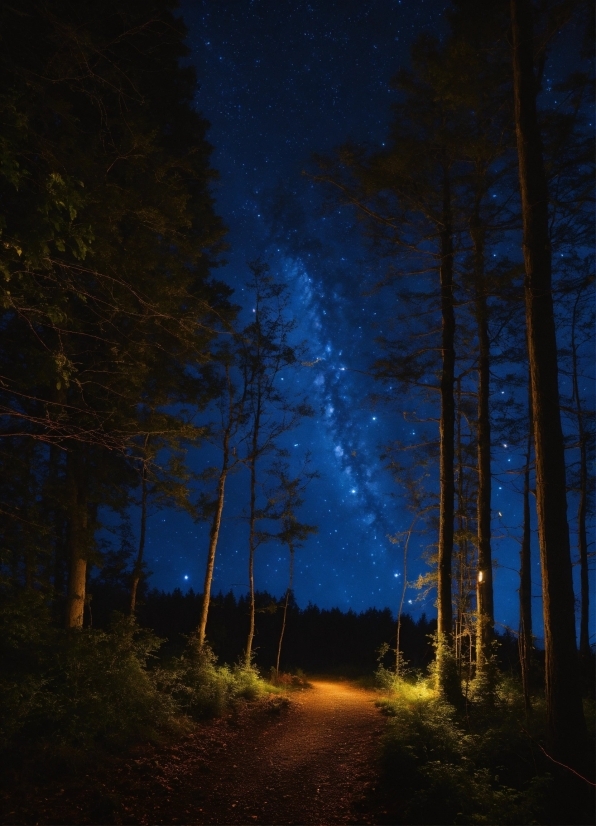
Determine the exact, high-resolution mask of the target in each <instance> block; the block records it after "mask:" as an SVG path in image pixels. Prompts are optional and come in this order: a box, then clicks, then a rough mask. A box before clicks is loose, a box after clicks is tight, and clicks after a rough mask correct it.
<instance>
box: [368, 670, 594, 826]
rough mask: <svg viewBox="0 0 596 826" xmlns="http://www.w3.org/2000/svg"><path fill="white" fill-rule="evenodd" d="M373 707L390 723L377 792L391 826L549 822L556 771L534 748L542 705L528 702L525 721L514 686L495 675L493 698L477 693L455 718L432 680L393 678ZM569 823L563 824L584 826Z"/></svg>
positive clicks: (518, 690)
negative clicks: (391, 815) (392, 813)
mask: <svg viewBox="0 0 596 826" xmlns="http://www.w3.org/2000/svg"><path fill="white" fill-rule="evenodd" d="M379 705H380V706H381V708H382V709H383V711H384V712H385V713H386V714H387V715H388V717H389V726H388V730H387V733H386V735H385V738H384V743H383V756H382V765H383V786H384V794H385V796H386V797H387V798H389V799H390V800H391V802H390V803H389V805H390V806H392V808H394V809H397V811H396V822H400V823H412V824H414V823H443V824H449V823H452V824H472V823H473V824H494V823H499V824H522V823H538V822H540V823H542V822H551V821H550V819H549V818H550V817H551V814H550V813H549V807H550V808H551V809H552V807H553V806H556V805H558V803H557V793H558V789H557V784H555V782H554V773H555V772H554V769H555V768H556V767H555V766H554V764H552V762H550V761H548V760H547V759H545V756H544V752H543V751H542V749H541V748H540V743H541V742H542V741H543V738H544V732H545V728H546V718H545V713H544V712H545V707H544V702H541V701H539V700H537V701H536V702H535V706H534V714H533V717H532V720H531V721H530V722H528V721H527V720H526V719H525V716H524V700H523V695H522V691H521V688H520V686H519V684H518V682H517V681H516V680H513V679H512V678H510V677H504V676H503V675H499V677H498V678H497V679H495V683H494V686H493V690H492V691H490V692H489V693H488V694H484V693H483V692H478V693H477V694H476V697H475V699H474V701H473V702H470V703H468V705H467V707H466V708H465V710H464V711H458V710H457V709H456V708H455V707H454V706H452V705H449V704H448V703H446V702H445V700H444V699H443V698H442V697H441V695H440V694H439V693H438V692H437V691H436V689H435V688H434V684H433V681H432V677H431V678H430V679H425V678H422V677H421V676H420V675H418V676H416V675H411V676H410V678H408V679H393V681H391V685H390V688H389V690H388V691H387V694H386V696H385V697H384V698H383V699H382V700H381V701H380V702H379ZM396 788H399V798H398V799H397V800H396V795H395V789H396ZM568 816H569V818H570V820H569V821H568V822H584V821H583V820H579V821H576V820H573V817H574V813H572V812H569V815H568ZM556 822H559V821H556Z"/></svg>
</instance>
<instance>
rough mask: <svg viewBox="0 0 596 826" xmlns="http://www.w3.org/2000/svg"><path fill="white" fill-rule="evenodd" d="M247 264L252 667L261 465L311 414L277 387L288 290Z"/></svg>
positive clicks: (286, 356)
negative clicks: (250, 316) (249, 301)
mask: <svg viewBox="0 0 596 826" xmlns="http://www.w3.org/2000/svg"><path fill="white" fill-rule="evenodd" d="M249 266H250V271H251V279H250V281H249V284H248V287H249V289H250V293H251V296H252V299H253V303H254V307H253V315H254V319H253V321H252V323H251V324H249V325H248V327H246V328H245V329H244V330H243V331H242V333H241V334H240V341H241V345H240V353H239V358H240V369H241V372H242V381H243V394H244V395H245V399H246V400H245V405H246V408H245V412H246V417H247V431H248V432H247V438H246V453H245V457H244V462H245V465H246V467H247V469H248V472H249V503H248V545H249V553H248V584H249V630H248V637H247V641H246V649H245V658H244V659H245V663H246V665H247V666H248V665H250V663H251V659H252V650H253V641H254V635H255V616H256V592H255V555H256V551H257V549H258V547H259V546H260V545H261V543H262V542H263V541H264V540H265V539H266V538H268V535H267V533H266V532H264V531H261V530H259V523H260V522H261V520H263V519H266V518H268V517H269V510H270V509H269V507H268V505H267V504H266V503H263V504H262V505H261V504H260V502H259V500H260V499H262V497H260V486H259V468H260V464H261V461H262V459H263V458H265V457H266V456H267V455H271V454H272V453H274V452H275V450H276V448H277V447H278V445H277V442H278V439H279V437H280V436H281V435H282V434H283V433H285V432H287V431H288V430H291V429H292V428H294V427H295V426H296V425H297V424H298V422H299V420H300V418H301V417H303V416H309V415H312V410H311V408H310V407H309V405H307V404H306V403H305V402H304V401H303V400H301V399H297V398H288V397H287V396H286V394H285V393H284V392H283V391H282V390H281V385H280V373H281V371H282V370H284V369H287V368H288V367H292V366H294V367H295V365H296V364H297V362H298V359H299V355H298V354H299V349H300V348H296V347H294V346H292V345H291V344H290V340H289V336H290V333H291V332H292V330H293V329H294V327H295V322H294V321H293V320H292V319H289V318H288V317H287V289H286V287H285V286H284V285H283V284H280V283H276V282H275V281H274V280H273V277H272V276H271V274H270V272H269V266H268V265H267V264H265V263H264V262H262V261H256V262H253V263H251V264H250V265H249Z"/></svg>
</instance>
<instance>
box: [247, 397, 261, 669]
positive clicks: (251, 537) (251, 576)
mask: <svg viewBox="0 0 596 826" xmlns="http://www.w3.org/2000/svg"><path fill="white" fill-rule="evenodd" d="M260 425H261V398H260V391H257V404H256V409H255V419H254V425H253V435H252V448H251V451H252V452H251V458H250V511H249V534H248V588H249V611H250V616H249V621H248V638H247V640H246V652H245V655H244V662H245V664H246V667H247V668H248V666H249V665H250V664H251V660H252V646H253V640H254V637H255V615H256V610H257V607H256V603H255V551H256V547H257V538H256V522H257V455H258V447H259V429H260Z"/></svg>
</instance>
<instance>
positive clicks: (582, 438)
mask: <svg viewBox="0 0 596 826" xmlns="http://www.w3.org/2000/svg"><path fill="white" fill-rule="evenodd" d="M582 289H583V287H582V288H581V289H580V291H579V292H578V295H577V298H576V301H575V305H574V307H573V318H572V323H571V357H572V364H573V399H574V401H575V414H576V416H577V435H578V441H579V502H578V506H577V543H578V550H579V566H580V620H579V651H580V654H581V656H582V657H589V656H590V653H591V651H590V631H589V619H590V579H589V568H588V533H587V528H586V517H587V506H588V436H587V433H586V429H585V426H584V412H583V410H582V400H581V395H580V392H579V365H578V358H577V343H576V336H575V331H576V324H577V307H578V304H579V301H580V298H581V294H582Z"/></svg>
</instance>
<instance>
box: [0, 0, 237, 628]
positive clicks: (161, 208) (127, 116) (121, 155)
mask: <svg viewBox="0 0 596 826" xmlns="http://www.w3.org/2000/svg"><path fill="white" fill-rule="evenodd" d="M1 15H2V32H3V37H4V44H3V45H4V48H3V50H2V57H1V59H0V74H1V76H2V81H3V87H4V88H6V89H8V90H9V92H8V94H7V95H6V96H3V97H2V100H1V101H0V106H1V107H2V112H3V118H2V127H1V134H0V143H1V144H2V146H3V152H4V151H5V152H6V157H7V163H6V164H3V165H2V170H0V191H1V200H2V213H3V214H2V219H1V226H2V231H3V244H2V247H1V249H0V270H1V272H2V274H3V281H2V284H3V286H2V289H1V306H2V313H3V315H2V337H1V340H0V362H1V363H2V367H3V369H4V368H5V367H6V372H5V373H4V375H5V378H6V380H5V382H4V383H3V386H2V388H1V390H0V414H1V417H2V418H1V423H0V427H1V431H0V432H1V433H2V435H3V437H4V438H6V439H15V438H30V439H33V440H35V441H40V442H45V443H49V444H51V445H54V446H56V447H59V448H61V449H62V450H65V451H68V459H67V460H66V463H65V464H66V467H65V468H64V469H63V472H62V473H61V474H59V475H58V479H59V480H60V479H62V480H63V484H64V489H65V495H64V496H63V497H62V503H61V507H62V508H63V513H64V523H65V525H66V528H65V533H66V535H67V542H68V546H69V549H70V550H69V554H70V586H69V593H70V597H69V609H68V612H67V617H68V620H67V621H68V624H69V625H71V626H73V627H80V624H81V622H82V616H83V611H82V609H81V605H82V604H84V582H85V571H86V568H87V562H88V556H89V553H91V550H90V549H91V547H92V545H93V541H92V538H93V537H92V534H93V532H94V526H95V525H97V524H98V522H97V518H96V517H97V510H98V508H101V506H102V501H101V496H100V494H101V495H102V496H105V497H107V499H108V500H109V489H108V487H107V486H105V485H96V484H95V483H94V481H93V479H92V478H91V477H90V475H89V474H90V473H95V472H96V471H97V469H98V468H101V467H102V466H103V465H105V464H106V463H111V462H112V459H108V457H107V454H109V453H111V454H114V455H115V454H118V455H119V456H120V459H119V460H117V461H116V460H114V461H115V462H116V464H117V465H118V467H119V470H118V474H119V475H120V474H122V478H124V477H126V475H127V473H128V470H127V468H128V469H129V464H130V461H134V459H133V454H134V451H135V446H136V445H138V444H139V442H142V441H143V439H144V437H145V435H146V432H147V431H146V430H145V429H144V425H143V421H142V416H140V415H139V411H140V410H143V409H145V408H146V407H151V406H153V407H154V408H158V407H159V406H160V405H165V406H167V405H175V404H176V403H180V402H181V401H182V389H181V388H187V387H188V384H189V381H190V379H191V378H192V377H191V376H190V374H191V373H194V379H195V381H194V383H195V390H196V391H197V393H198V395H197V398H198V399H200V398H201V396H202V395H203V394H204V392H205V388H203V389H202V390H201V389H200V385H201V381H200V377H199V373H200V372H201V370H202V367H201V365H204V364H205V362H206V361H208V360H209V358H210V353H209V350H210V344H211V341H212V340H213V338H214V336H215V335H216V334H217V332H218V331H219V330H220V329H221V328H222V327H223V326H225V324H226V323H227V321H228V318H229V315H230V312H229V308H228V307H227V295H228V294H229V291H228V290H227V288H224V287H223V286H222V285H218V284H217V283H215V282H212V281H211V279H210V269H211V266H212V263H213V259H214V256H216V255H217V251H218V249H219V248H220V241H221V237H222V233H223V228H222V226H221V223H220V221H219V219H218V218H217V217H216V216H215V214H214V212H213V204H212V198H211V194H210V191H209V185H210V181H211V179H212V177H213V173H212V171H211V170H210V169H209V165H208V158H209V152H210V147H209V145H208V144H207V143H206V141H205V131H206V123H205V121H204V120H203V119H202V118H201V117H200V116H199V115H197V113H196V112H195V111H194V109H193V107H192V100H193V96H194V88H195V81H194V74H193V72H192V70H190V69H183V68H181V67H180V63H179V61H180V58H181V57H182V56H183V55H184V53H185V47H184V45H183V38H184V29H183V27H182V26H181V24H180V22H179V21H176V20H175V19H174V17H173V16H172V14H171V11H170V8H169V5H168V4H167V3H166V2H162V0H155V2H150V3H149V4H144V5H143V6H142V7H141V6H139V5H138V4H136V3H134V2H132V0H131V2H125V3H118V4H116V3H112V2H108V3H105V4H102V5H101V8H99V7H98V6H97V5H96V4H93V3H90V2H82V3H79V4H76V6H73V5H72V4H70V3H67V2H62V0H60V2H58V3H54V4H51V5H48V4H43V3H37V2H34V0H29V2H25V3H24V4H21V6H20V7H19V9H18V11H17V10H16V9H15V8H13V7H7V6H3V7H2V11H1ZM4 115H5V116H6V117H4ZM15 352H18V353H19V358H18V360H15V358H14V353H15ZM164 415H165V414H164ZM173 418H175V417H174V416H173V415H171V416H170V422H171V421H172V420H173ZM51 464H52V465H53V466H54V467H57V466H59V462H57V461H56V460H55V456H54V458H53V459H52V463H51ZM129 482H130V478H129ZM130 485H131V486H133V485H134V483H133V482H130Z"/></svg>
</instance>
